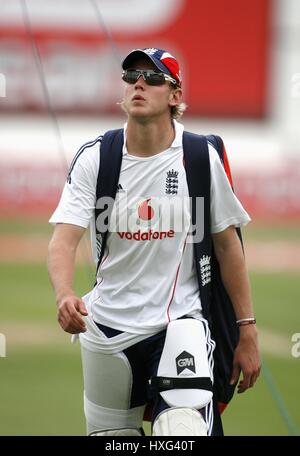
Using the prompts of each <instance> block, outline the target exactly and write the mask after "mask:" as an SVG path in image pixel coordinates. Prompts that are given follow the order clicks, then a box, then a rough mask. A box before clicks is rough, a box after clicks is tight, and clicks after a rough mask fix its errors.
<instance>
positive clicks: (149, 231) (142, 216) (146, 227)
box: [117, 198, 175, 241]
mask: <svg viewBox="0 0 300 456" xmlns="http://www.w3.org/2000/svg"><path fill="white" fill-rule="evenodd" d="M159 214H160V211H159V206H158V205H157V204H155V201H154V200H151V198H149V199H146V200H143V201H142V202H140V203H139V204H138V205H137V206H136V209H135V210H134V211H133V213H132V214H131V217H130V218H131V221H130V223H129V224H130V226H132V224H134V225H135V226H136V228H137V227H140V228H139V229H137V230H136V231H118V232H117V233H118V235H119V237H120V238H121V239H126V240H133V241H151V240H162V239H166V238H173V237H174V235H175V231H174V230H168V231H160V230H159V229H158V230H155V228H154V226H155V225H158V226H159V223H158V222H159V218H160V216H159Z"/></svg>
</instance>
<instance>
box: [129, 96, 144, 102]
mask: <svg viewBox="0 0 300 456" xmlns="http://www.w3.org/2000/svg"><path fill="white" fill-rule="evenodd" d="M136 100H141V101H145V98H144V97H142V96H141V95H135V96H134V97H133V98H132V101H136Z"/></svg>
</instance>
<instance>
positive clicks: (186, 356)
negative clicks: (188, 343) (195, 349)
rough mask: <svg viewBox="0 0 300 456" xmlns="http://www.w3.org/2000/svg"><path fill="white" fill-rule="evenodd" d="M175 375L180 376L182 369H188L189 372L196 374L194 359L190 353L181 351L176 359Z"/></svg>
mask: <svg viewBox="0 0 300 456" xmlns="http://www.w3.org/2000/svg"><path fill="white" fill-rule="evenodd" d="M176 369H177V375H179V374H181V372H182V371H184V369H189V370H190V371H191V372H194V373H196V368H195V358H194V356H193V355H191V354H190V353H188V352H186V351H183V352H182V353H180V355H178V356H177V358H176Z"/></svg>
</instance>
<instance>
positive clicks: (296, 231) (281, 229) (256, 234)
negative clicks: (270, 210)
mask: <svg viewBox="0 0 300 456" xmlns="http://www.w3.org/2000/svg"><path fill="white" fill-rule="evenodd" d="M243 237H244V239H245V241H246V242H247V241H248V240H249V241H268V242H270V241H300V222H299V221H298V222H297V223H282V222H278V221H277V222H274V223H270V224H266V223H264V224H262V223H259V222H251V223H249V225H247V226H246V227H245V228H244V229H243Z"/></svg>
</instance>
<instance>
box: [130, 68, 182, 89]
mask: <svg viewBox="0 0 300 456" xmlns="http://www.w3.org/2000/svg"><path fill="white" fill-rule="evenodd" d="M140 76H143V78H144V81H145V82H146V84H148V85H152V86H159V85H163V84H165V82H166V81H169V82H171V83H172V84H174V85H177V81H176V80H175V79H173V78H172V77H171V76H169V75H168V74H165V73H158V72H157V71H154V70H124V71H123V73H122V79H123V81H125V82H127V83H128V84H135V83H136V81H137V80H138V79H139V77H140Z"/></svg>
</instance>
